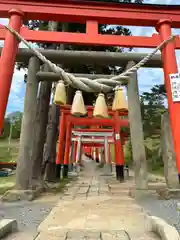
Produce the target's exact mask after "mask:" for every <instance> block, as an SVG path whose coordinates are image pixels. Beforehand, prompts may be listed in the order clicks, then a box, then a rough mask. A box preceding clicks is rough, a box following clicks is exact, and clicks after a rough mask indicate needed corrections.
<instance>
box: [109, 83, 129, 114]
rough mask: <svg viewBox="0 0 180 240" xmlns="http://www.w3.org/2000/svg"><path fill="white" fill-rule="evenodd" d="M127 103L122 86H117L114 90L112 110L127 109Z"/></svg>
mask: <svg viewBox="0 0 180 240" xmlns="http://www.w3.org/2000/svg"><path fill="white" fill-rule="evenodd" d="M127 109H128V105H127V101H126V98H125V95H124V92H123V88H118V89H116V90H115V96H114V101H113V105H112V110H113V111H116V110H127Z"/></svg>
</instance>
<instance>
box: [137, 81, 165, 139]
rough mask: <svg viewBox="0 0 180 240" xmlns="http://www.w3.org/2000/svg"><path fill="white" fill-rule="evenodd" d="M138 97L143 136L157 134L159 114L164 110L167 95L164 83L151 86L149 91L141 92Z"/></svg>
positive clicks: (159, 125) (159, 122)
mask: <svg viewBox="0 0 180 240" xmlns="http://www.w3.org/2000/svg"><path fill="white" fill-rule="evenodd" d="M140 99H141V110H142V118H143V123H144V133H145V137H150V136H152V135H155V134H159V133H160V128H161V114H162V113H164V112H165V111H166V107H165V100H166V99H167V96H166V91H165V86H164V84H160V85H155V86H153V87H152V88H151V90H150V92H143V93H142V95H141V96H140Z"/></svg>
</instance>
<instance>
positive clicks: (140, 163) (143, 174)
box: [127, 62, 148, 190]
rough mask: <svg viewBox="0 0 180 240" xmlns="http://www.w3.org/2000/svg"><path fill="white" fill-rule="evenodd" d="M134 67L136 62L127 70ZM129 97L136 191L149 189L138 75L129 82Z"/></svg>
mask: <svg viewBox="0 0 180 240" xmlns="http://www.w3.org/2000/svg"><path fill="white" fill-rule="evenodd" d="M132 66H134V62H129V63H128V66H127V68H130V67H132ZM127 95H128V110H129V123H130V135H131V145H132V155H133V164H134V172H135V183H136V189H140V190H141V189H147V188H148V176H147V162H146V152H145V147H144V133H143V124H142V118H141V107H140V100H139V90H138V79H137V73H134V75H133V76H132V77H131V79H130V80H129V82H128V87H127Z"/></svg>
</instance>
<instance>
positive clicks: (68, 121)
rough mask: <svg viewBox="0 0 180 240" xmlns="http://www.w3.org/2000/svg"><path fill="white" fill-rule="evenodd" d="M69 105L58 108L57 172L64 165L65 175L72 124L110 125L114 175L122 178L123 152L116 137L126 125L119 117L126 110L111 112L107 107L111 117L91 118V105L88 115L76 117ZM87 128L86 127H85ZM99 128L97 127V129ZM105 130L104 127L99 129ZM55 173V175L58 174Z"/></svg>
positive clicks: (123, 114)
mask: <svg viewBox="0 0 180 240" xmlns="http://www.w3.org/2000/svg"><path fill="white" fill-rule="evenodd" d="M70 111H71V106H68V105H66V106H61V110H60V122H59V138H58V151H57V156H56V164H57V172H58V173H60V171H61V170H60V169H61V165H62V164H63V166H64V171H63V176H64V177H67V174H68V164H69V153H70V143H71V131H72V128H73V125H75V126H78V125H81V126H110V127H112V129H111V131H113V132H114V145H115V148H114V150H115V163H116V175H117V179H120V180H121V179H122V178H124V174H123V169H124V154H123V148H122V142H121V138H120V137H119V138H118V137H116V136H117V135H118V136H119V135H120V128H121V127H128V125H129V123H128V119H120V118H119V116H127V115H128V111H122V112H118V111H116V112H113V111H112V110H111V108H109V109H108V114H109V115H110V116H112V118H111V119H106V118H104V119H101V118H93V117H92V112H93V107H92V106H87V112H88V117H87V118H78V117H74V116H72V115H71V113H70ZM85 130H87V129H85ZM98 130H99V129H97V131H98ZM101 130H104V131H106V129H101ZM90 131H91V130H90ZM64 139H65V150H64ZM63 153H64V158H63ZM58 173H57V176H58Z"/></svg>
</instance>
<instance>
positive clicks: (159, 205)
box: [139, 197, 180, 233]
mask: <svg viewBox="0 0 180 240" xmlns="http://www.w3.org/2000/svg"><path fill="white" fill-rule="evenodd" d="M178 202H180V201H179V200H158V199H157V198H155V197H150V198H149V199H146V200H145V201H140V202H139V204H140V205H141V206H142V207H144V209H145V210H146V211H148V212H149V213H150V215H154V216H157V217H160V218H163V219H164V220H165V221H166V222H167V223H169V224H170V225H173V226H174V227H176V229H177V231H178V232H179V233H180V211H178V210H177V203H178Z"/></svg>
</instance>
